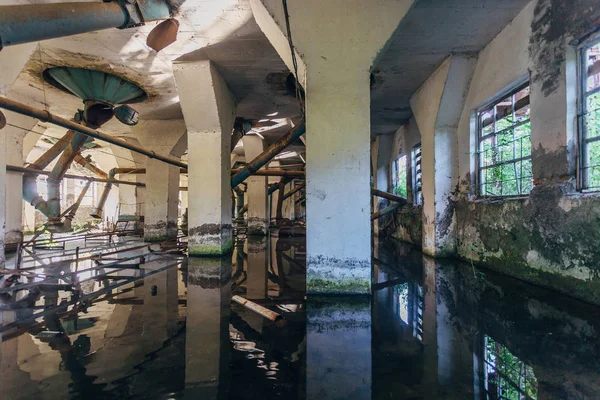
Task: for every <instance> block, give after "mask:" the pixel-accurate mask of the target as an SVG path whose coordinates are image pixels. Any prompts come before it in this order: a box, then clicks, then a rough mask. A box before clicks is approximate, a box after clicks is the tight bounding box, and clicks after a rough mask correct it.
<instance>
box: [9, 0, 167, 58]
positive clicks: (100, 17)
mask: <svg viewBox="0 0 600 400" xmlns="http://www.w3.org/2000/svg"><path fill="white" fill-rule="evenodd" d="M170 16H171V12H170V8H169V6H168V4H167V2H166V1H162V0H137V1H133V2H131V1H127V0H124V1H122V2H116V1H113V2H109V3H107V2H97V3H87V2H86V3H58V4H26V5H14V6H0V49H2V47H4V46H12V45H16V44H21V43H29V42H37V41H39V40H46V39H53V38H58V37H63V36H70V35H76V34H79V33H85V32H93V31H99V30H103V29H109V28H129V27H133V26H139V25H143V24H144V22H148V21H153V20H157V19H166V18H170Z"/></svg>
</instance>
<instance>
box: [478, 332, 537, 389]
mask: <svg viewBox="0 0 600 400" xmlns="http://www.w3.org/2000/svg"><path fill="white" fill-rule="evenodd" d="M483 368H484V375H483V388H484V391H485V392H486V396H485V397H484V398H485V399H502V400H535V399H537V397H538V381H537V378H536V376H535V373H534V372H533V368H531V366H529V365H527V364H525V363H524V362H523V361H521V360H519V359H518V358H517V357H516V356H515V355H514V354H512V353H511V352H510V351H509V350H508V349H507V348H506V347H505V346H503V345H502V344H500V343H498V342H497V341H495V340H494V339H493V338H491V337H490V336H487V335H485V337H484V366H483Z"/></svg>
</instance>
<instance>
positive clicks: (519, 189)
mask: <svg viewBox="0 0 600 400" xmlns="http://www.w3.org/2000/svg"><path fill="white" fill-rule="evenodd" d="M529 111H530V107H529V83H526V84H523V85H521V86H519V87H518V88H517V89H515V90H513V91H512V92H510V93H509V94H507V95H503V96H502V97H500V99H499V100H497V101H494V102H493V103H491V105H488V106H486V107H484V108H482V109H480V110H478V112H477V117H478V129H477V131H478V132H477V137H478V144H479V147H478V149H479V151H478V157H477V162H478V174H477V176H478V186H479V195H480V196H486V197H487V196H489V197H497V196H519V195H526V194H528V193H529V192H530V191H531V189H532V188H533V175H532V171H531V122H530V119H529V114H530V112H529Z"/></svg>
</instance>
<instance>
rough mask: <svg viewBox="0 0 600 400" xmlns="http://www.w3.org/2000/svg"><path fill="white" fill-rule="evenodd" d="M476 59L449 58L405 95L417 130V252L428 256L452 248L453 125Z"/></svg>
mask: <svg viewBox="0 0 600 400" xmlns="http://www.w3.org/2000/svg"><path fill="white" fill-rule="evenodd" d="M476 61H477V59H476V58H475V57H473V56H470V55H455V56H451V57H449V58H448V59H446V61H444V63H443V64H442V65H441V66H440V67H439V68H438V69H437V70H436V71H435V72H434V73H433V74H432V75H431V76H430V77H429V79H427V81H426V82H425V83H424V84H423V85H422V86H421V87H420V88H419V90H418V91H417V92H416V93H415V94H414V95H413V97H412V98H411V99H410V105H411V108H412V111H413V114H414V116H415V120H416V122H417V125H418V127H419V131H420V132H421V145H422V161H421V163H422V186H423V252H424V253H425V254H427V255H430V256H434V257H438V256H439V257H444V256H449V255H452V254H454V252H455V250H456V241H455V233H454V227H455V223H456V217H455V215H454V205H453V202H452V200H453V196H454V195H455V194H456V193H455V192H456V190H457V184H458V151H459V150H458V137H457V129H458V122H459V119H460V115H461V112H462V108H463V106H464V102H465V98H466V95H467V93H468V90H469V84H470V82H471V77H472V75H473V71H474V68H475V64H476ZM407 154H409V153H408V149H407Z"/></svg>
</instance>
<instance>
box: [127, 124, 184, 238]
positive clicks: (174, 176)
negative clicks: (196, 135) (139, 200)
mask: <svg viewBox="0 0 600 400" xmlns="http://www.w3.org/2000/svg"><path fill="white" fill-rule="evenodd" d="M133 130H134V133H135V134H136V137H137V139H138V140H139V142H140V144H141V145H142V146H144V147H145V148H147V149H149V150H151V151H154V152H156V153H160V154H162V155H171V156H173V159H176V160H179V159H180V158H181V155H182V154H183V152H181V151H178V143H179V142H180V140H182V138H183V137H184V134H185V124H184V122H183V120H146V121H140V122H139V123H138V125H136V126H135V127H134V129H133ZM146 175H147V176H148V179H147V180H146V214H145V217H144V218H145V219H144V240H145V241H147V242H156V241H163V240H165V239H172V238H175V237H176V236H177V203H178V201H179V167H176V166H173V165H170V164H167V163H164V162H162V161H159V160H156V159H148V160H147V161H146Z"/></svg>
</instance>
